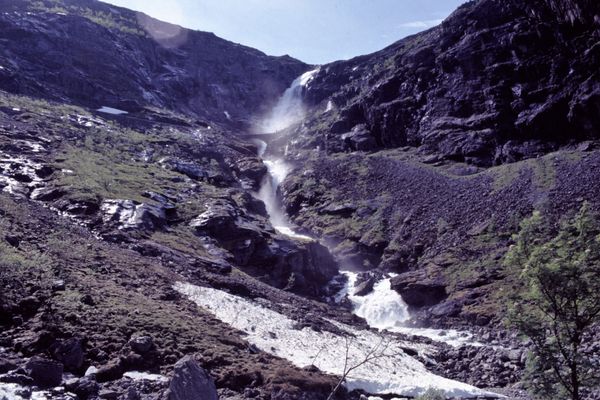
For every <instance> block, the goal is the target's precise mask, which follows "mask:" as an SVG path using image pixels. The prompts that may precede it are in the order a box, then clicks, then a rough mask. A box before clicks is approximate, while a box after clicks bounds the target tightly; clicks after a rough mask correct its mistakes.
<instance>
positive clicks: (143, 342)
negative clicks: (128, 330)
mask: <svg viewBox="0 0 600 400" xmlns="http://www.w3.org/2000/svg"><path fill="white" fill-rule="evenodd" d="M129 347H131V350H133V351H135V352H136V353H138V354H146V353H148V352H149V351H150V350H152V348H153V347H154V341H153V340H152V338H151V337H150V336H135V337H133V338H131V339H130V340H129Z"/></svg>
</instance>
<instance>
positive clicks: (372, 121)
mask: <svg viewBox="0 0 600 400" xmlns="http://www.w3.org/2000/svg"><path fill="white" fill-rule="evenodd" d="M599 15H600V5H599V4H598V3H597V2H593V1H569V0H564V1H560V0H557V1H553V0H546V1H544V0H535V1H528V2H522V1H517V0H511V1H497V0H479V1H473V2H469V3H467V4H465V5H463V6H461V7H460V8H459V9H458V10H457V11H456V12H455V13H454V14H453V15H451V16H450V17H449V18H448V19H447V20H445V21H444V22H443V23H442V24H441V25H440V26H438V27H435V28H433V29H431V30H429V31H426V32H423V33H421V34H418V35H415V36H413V37H409V38H406V39H404V40H401V41H399V42H397V43H395V44H393V45H391V46H390V47H388V48H386V49H384V50H382V51H380V52H377V53H374V54H372V55H368V56H361V57H357V58H355V59H352V60H349V61H341V62H337V63H333V64H330V65H327V66H324V67H323V68H322V69H321V71H320V72H319V73H318V74H317V75H316V76H315V78H314V79H313V80H312V81H311V82H310V84H309V87H308V90H307V95H306V96H307V100H308V101H310V102H312V103H313V104H315V105H316V104H319V107H318V110H322V109H323V108H322V104H323V103H324V102H326V101H332V103H333V104H334V105H335V107H336V108H337V110H338V112H337V113H325V114H323V113H322V112H321V111H317V112H316V113H315V115H314V118H315V119H314V123H313V124H311V123H309V124H307V127H308V128H307V129H308V131H313V130H316V131H319V132H320V133H322V134H323V136H324V138H325V141H326V145H325V147H326V148H327V149H328V150H329V151H348V150H349V151H356V150H363V151H370V150H373V149H375V148H393V147H401V146H412V147H418V148H419V149H420V150H421V151H422V152H424V153H427V154H437V155H439V156H440V157H441V158H442V159H448V160H456V161H466V162H468V163H471V164H476V165H482V166H490V165H494V164H501V163H507V162H513V161H516V160H519V159H523V158H531V157H535V156H537V155H539V154H545V153H547V152H549V151H552V150H553V149H556V148H557V147H558V146H560V145H563V144H565V143H568V142H570V141H576V140H585V139H589V138H598V137H599V135H598V132H600V117H598V116H599V115H600V113H599V110H600V83H599V81H600V80H599V79H598V77H597V71H598V70H599V69H600V46H599V45H598V40H599V39H600V31H599V27H600V25H599V24H600V22H598V20H599V18H598V16H599ZM327 122H328V123H329V124H330V125H329V126H330V127H329V129H323V128H320V126H323V125H324V124H326V123H327ZM307 140H310V141H311V142H312V143H314V139H313V138H310V139H307ZM302 145H303V144H300V146H302Z"/></svg>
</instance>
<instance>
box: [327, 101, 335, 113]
mask: <svg viewBox="0 0 600 400" xmlns="http://www.w3.org/2000/svg"><path fill="white" fill-rule="evenodd" d="M331 110H333V101H331V100H329V101H328V102H327V107H325V112H329V111H331Z"/></svg>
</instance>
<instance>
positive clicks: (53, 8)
mask: <svg viewBox="0 0 600 400" xmlns="http://www.w3.org/2000/svg"><path fill="white" fill-rule="evenodd" d="M28 9H29V10H31V11H32V12H45V13H52V14H72V15H80V16H82V17H85V18H87V19H89V20H90V21H92V22H94V23H95V24H98V25H101V26H103V27H105V28H107V29H110V30H113V31H114V30H117V31H120V32H123V33H125V34H130V35H137V36H146V32H145V31H144V29H143V28H142V27H141V26H140V25H139V23H138V21H137V20H130V19H127V18H123V17H122V16H121V15H120V14H118V13H107V12H103V11H99V10H92V9H90V8H86V7H77V6H73V5H67V4H65V3H64V2H63V1H61V0H43V1H31V2H29V4H28Z"/></svg>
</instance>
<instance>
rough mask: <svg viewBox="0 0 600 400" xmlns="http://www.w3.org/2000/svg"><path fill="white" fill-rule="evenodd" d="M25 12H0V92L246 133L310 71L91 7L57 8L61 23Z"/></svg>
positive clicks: (44, 13)
mask: <svg viewBox="0 0 600 400" xmlns="http://www.w3.org/2000/svg"><path fill="white" fill-rule="evenodd" d="M32 3H34V2H30V1H21V0H8V1H3V2H2V5H1V6H0V11H2V13H1V15H0V31H2V33H3V37H4V38H5V39H7V41H6V45H5V46H3V47H2V50H1V51H0V65H3V66H4V69H2V70H0V87H1V88H2V89H4V90H8V91H12V92H16V93H20V94H26V95H35V96H42V97H47V98H52V99H55V100H61V101H62V100H65V99H69V100H70V101H71V102H74V103H79V104H85V105H89V106H93V107H100V106H102V105H107V106H113V107H116V108H119V109H125V110H127V111H133V110H136V109H139V108H140V107H143V106H145V105H152V106H155V107H161V108H166V109H171V110H177V111H180V112H186V113H190V114H195V115H197V116H199V117H201V118H208V117H210V119H211V120H212V121H219V122H223V123H225V124H237V125H240V124H242V125H244V124H246V123H247V119H248V117H249V116H251V115H254V114H255V113H259V114H260V113H261V112H264V111H266V110H268V109H269V107H270V106H271V104H272V103H273V102H274V101H275V100H276V99H277V97H278V96H279V94H280V93H281V92H283V90H284V89H285V88H286V87H287V86H288V85H289V83H290V82H291V81H292V80H293V79H294V78H296V77H297V76H298V75H300V74H301V73H302V72H304V71H306V70H307V69H308V68H309V67H308V66H307V65H305V64H303V63H302V62H300V61H297V60H295V59H292V58H291V57H288V56H283V57H269V56H267V55H265V54H264V53H261V52H260V51H258V50H254V49H251V48H249V47H245V46H241V45H239V44H235V43H231V42H228V41H226V40H223V39H220V38H218V37H216V36H215V35H213V34H212V33H206V32H197V31H191V30H187V29H184V28H181V27H179V26H175V25H171V24H168V23H164V22H160V21H158V20H155V19H153V18H150V17H148V16H147V15H144V14H142V13H137V12H133V11H130V10H126V9H123V8H119V7H115V6H111V5H108V4H104V3H100V2H98V1H93V0H86V1H83V2H82V1H78V0H77V1H76V0H67V1H64V2H62V3H63V4H61V6H62V7H63V8H64V9H65V11H66V14H67V15H61V14H57V13H54V12H50V11H49V9H50V7H49V9H48V10H43V9H39V8H35V7H33V6H32ZM86 10H87V12H86ZM26 12H28V13H26ZM90 14H91V15H96V16H97V17H98V18H96V19H95V21H92V20H90V19H88V18H86V17H85V15H90ZM99 21H100V22H99ZM103 21H106V23H105V24H103ZM107 27H108V28H107ZM24 71H27V73H24ZM90 99H94V100H93V101H92V100H90ZM90 103H93V104H90Z"/></svg>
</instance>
